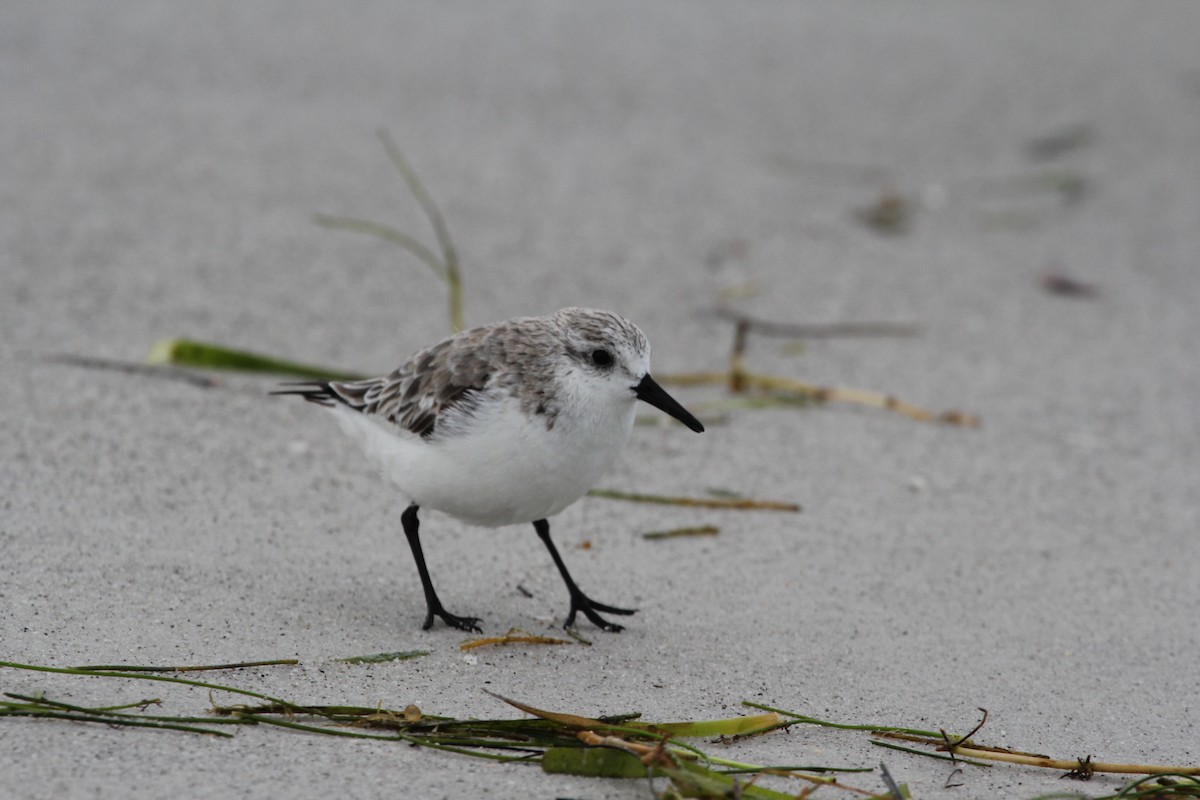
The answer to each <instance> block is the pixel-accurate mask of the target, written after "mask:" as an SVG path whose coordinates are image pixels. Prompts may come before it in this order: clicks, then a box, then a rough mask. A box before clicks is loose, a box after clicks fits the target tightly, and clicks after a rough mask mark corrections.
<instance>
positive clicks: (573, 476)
mask: <svg viewBox="0 0 1200 800" xmlns="http://www.w3.org/2000/svg"><path fill="white" fill-rule="evenodd" d="M332 410H333V412H334V414H335V415H336V418H337V420H338V423H339V425H340V426H341V428H342V430H343V431H344V432H345V433H346V434H347V435H349V436H350V437H351V438H352V439H354V440H355V441H357V442H358V443H359V445H360V446H361V447H362V448H363V450H364V452H365V453H366V455H367V457H368V458H369V459H370V460H371V461H372V462H373V463H374V464H375V465H376V466H377V467H378V468H379V469H380V470H381V471H382V473H383V474H384V476H385V477H386V478H388V479H389V480H391V481H392V482H394V483H395V484H396V485H397V486H398V487H399V488H400V490H401V492H402V493H403V494H404V495H405V499H406V500H407V501H411V502H415V503H417V504H418V505H421V506H423V507H427V508H435V509H437V510H439V511H442V512H445V513H447V514H449V515H451V516H453V517H457V518H458V519H461V520H463V521H465V522H470V523H472V524H475V525H484V526H489V527H494V526H499V525H512V524H517V523H527V522H532V521H534V520H537V519H544V518H546V517H551V516H553V515H555V514H557V513H559V512H560V511H562V510H563V509H564V508H566V507H567V506H569V505H571V504H572V503H574V502H575V501H576V500H578V499H579V498H580V497H582V496H583V494H584V493H585V492H587V490H588V489H590V488H591V487H592V486H594V485H595V482H596V481H597V480H599V478H600V477H601V475H603V473H604V472H605V470H607V469H608V468H609V466H611V464H612V462H613V461H614V460H615V459H616V457H617V455H618V453H620V451H621V448H622V447H623V446H624V445H625V442H626V441H627V440H628V438H629V434H630V431H631V430H632V428H633V416H634V399H633V398H632V397H630V401H629V402H628V403H627V404H626V403H620V404H618V405H617V406H616V407H613V408H611V409H608V410H607V412H606V413H602V414H599V415H595V414H589V415H586V416H585V417H581V416H579V415H571V414H567V413H562V414H559V415H558V416H557V417H555V419H554V425H553V426H552V427H550V428H549V429H548V428H547V426H546V418H545V417H544V416H540V415H537V416H529V415H527V414H525V413H523V412H522V411H521V409H520V407H519V405H518V403H517V401H516V399H515V398H511V397H493V398H490V399H489V402H485V403H482V404H481V405H480V406H479V407H478V409H477V410H476V413H475V419H474V421H473V423H472V424H471V425H470V426H469V428H468V429H467V430H465V431H463V432H462V433H461V434H459V435H454V436H450V437H446V438H438V437H434V438H433V439H421V438H420V437H417V436H415V435H412V434H408V433H405V432H403V431H399V430H398V429H396V428H395V426H392V425H390V424H387V423H384V424H382V425H381V424H380V423H379V422H376V421H375V420H374V419H373V418H371V417H368V416H365V415H363V414H360V413H358V412H356V411H353V410H351V409H349V408H345V407H336V408H334V409H332Z"/></svg>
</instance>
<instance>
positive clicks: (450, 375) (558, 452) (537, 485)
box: [273, 308, 704, 632]
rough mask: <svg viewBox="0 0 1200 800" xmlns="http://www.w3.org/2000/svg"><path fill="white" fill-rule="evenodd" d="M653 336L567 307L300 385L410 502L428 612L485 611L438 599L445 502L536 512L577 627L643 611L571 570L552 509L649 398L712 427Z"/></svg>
mask: <svg viewBox="0 0 1200 800" xmlns="http://www.w3.org/2000/svg"><path fill="white" fill-rule="evenodd" d="M649 366H650V343H649V342H647V341H646V337H645V336H644V335H643V334H642V332H641V331H640V330H639V329H638V327H637V326H636V325H634V324H633V323H632V322H630V321H629V320H627V319H625V318H624V317H621V316H618V315H617V314H613V313H611V312H609V311H594V310H589V309H582V308H564V309H562V310H561V311H559V312H557V313H555V314H553V315H552V316H548V317H522V318H518V319H511V320H508V321H506V322H498V323H495V324H492V325H484V326H482V327H479V328H472V329H471V330H467V331H463V332H462V333H458V334H455V335H454V336H450V337H449V338H446V339H443V340H442V341H440V342H438V343H437V344H434V345H432V346H430V347H427V348H425V349H424V350H422V351H420V352H419V353H417V354H416V355H414V356H413V357H412V358H410V359H409V360H408V361H407V362H405V363H404V364H403V365H402V366H400V367H399V368H398V369H396V370H395V371H393V372H392V373H391V374H389V375H387V376H385V377H381V378H373V379H371V380H365V381H350V382H337V381H306V382H302V383H295V384H288V386H289V387H290V388H288V389H283V390H280V391H277V392H273V394H296V395H300V396H301V397H303V398H304V399H305V400H309V401H311V402H313V403H317V404H319V405H322V406H325V407H326V408H329V409H330V410H331V411H332V412H333V413H334V414H335V415H336V418H337V421H338V424H339V425H340V426H341V428H342V430H343V431H344V432H345V433H346V434H347V435H348V436H350V438H352V439H354V440H355V441H357V442H358V444H359V445H360V446H361V447H362V448H363V450H364V451H365V452H366V454H367V457H368V458H369V459H370V460H371V461H373V462H374V463H375V464H376V466H378V467H379V468H380V470H381V471H382V472H383V475H384V476H385V477H386V478H390V479H391V480H392V481H393V482H394V483H395V484H396V485H397V486H399V487H400V491H401V493H402V494H403V495H404V498H405V499H406V500H407V501H408V506H407V508H406V509H405V510H404V513H402V514H401V515H400V522H401V524H402V525H403V527H404V534H405V536H406V537H407V538H408V544H409V546H410V547H411V548H412V553H413V558H414V559H415V560H416V562H417V572H418V574H419V575H420V577H421V585H422V587H424V589H425V604H426V607H427V613H426V615H425V623H424V625H423V626H422V627H423V628H425V629H426V630H428V629H429V628H430V627H431V626H432V625H433V618H434V617H435V616H437V617H440V618H441V619H442V620H443V621H444V622H445V623H446V624H447V625H449V626H451V627H454V628H459V629H462V630H468V631H479V630H480V628H479V619H478V618H476V617H460V616H457V615H455V614H451V613H450V612H448V611H447V610H446V609H445V608H444V607H443V606H442V603H441V601H440V600H439V599H438V596H437V592H435V591H434V589H433V582H432V581H431V580H430V578H429V570H428V568H427V567H426V566H425V556H424V554H423V553H422V551H421V541H420V538H419V537H418V534H417V529H418V525H419V523H418V520H417V512H418V510H419V509H420V508H421V507H422V506H427V507H429V508H435V509H437V510H439V511H443V512H445V513H447V514H449V515H450V516H452V517H455V518H457V519H460V520H463V521H464V522H468V523H471V524H474V525H482V526H486V527H498V526H501V525H514V524H517V523H533V528H534V530H535V531H537V535H538V537H539V538H541V540H542V542H543V543H544V544H545V545H546V548H547V549H548V550H549V551H550V557H551V558H553V559H554V564H555V566H556V567H558V571H559V573H560V574H561V575H562V579H563V581H564V582H565V583H566V585H567V591H568V592H569V593H570V595H571V610H570V612H569V613H568V614H567V619H566V624H565V626H564V627H568V628H570V627H573V626H574V624H575V615H576V613H578V612H582V613H583V615H584V616H585V617H587V618H588V619H589V620H590V621H591V622H592V623H593V624H594V625H596V626H598V627H600V628H603V629H604V630H606V631H614V632H615V631H619V630H621V626H620V625H617V624H615V623H613V622H609V621H608V620H606V619H604V617H602V616H600V612H603V613H606V614H622V615H627V614H632V613H634V610H633V609H626V608H617V607H615V606H610V605H606V604H604V603H599V602H596V601H595V600H592V599H590V598H589V597H588V596H587V595H585V594H584V593H583V592H582V591H581V590H580V589H579V587H578V586H577V585H576V584H575V581H574V579H572V578H571V573H570V572H568V571H567V566H566V564H564V563H563V560H562V557H561V556H560V555H559V554H558V548H556V547H555V546H554V542H553V541H551V540H550V523H549V522H547V518H548V517H552V516H554V515H555V514H557V513H558V512H560V511H562V510H563V509H564V508H566V507H567V506H569V505H571V504H572V503H574V502H575V501H576V500H578V499H579V498H580V497H582V496H583V495H584V493H585V492H587V490H588V489H590V488H591V487H592V485H593V484H594V483H595V481H596V480H597V479H598V478H599V477H600V476H601V475H602V474H603V473H604V471H605V470H606V469H607V468H608V467H609V465H611V464H612V462H613V460H614V459H615V458H616V457H617V454H618V453H619V452H620V450H621V448H622V447H623V446H624V444H625V442H626V441H627V440H628V439H629V434H630V432H631V430H632V429H633V417H634V405H635V403H636V401H637V400H645V401H646V402H647V403H649V404H650V405H652V406H655V407H656V408H659V409H661V410H663V411H665V412H666V413H668V414H670V415H671V416H673V417H675V418H676V419H677V420H679V421H680V422H682V423H683V424H684V425H687V426H688V427H689V428H691V429H692V430H693V431H696V432H697V433H700V432H701V431H703V430H704V426H703V425H701V424H700V421H699V420H697V419H696V418H695V417H694V416H692V415H691V414H690V413H689V412H688V411H687V409H685V408H684V407H683V406H681V405H680V404H679V403H678V402H676V401H675V399H674V398H672V397H671V396H670V395H669V394H667V393H666V391H664V390H663V388H662V387H661V386H659V385H658V384H657V383H655V382H654V379H653V378H651V377H650V373H649V371H648V370H649Z"/></svg>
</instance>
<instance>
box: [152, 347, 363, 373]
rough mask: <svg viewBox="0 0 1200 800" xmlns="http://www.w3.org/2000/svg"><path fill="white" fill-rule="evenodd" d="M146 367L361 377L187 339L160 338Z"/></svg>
mask: <svg viewBox="0 0 1200 800" xmlns="http://www.w3.org/2000/svg"><path fill="white" fill-rule="evenodd" d="M146 362H147V363H149V364H171V365H174V366H177V367H199V368H201V369H226V370H235V371H238V372H261V373H267V374H274V375H287V376H290V377H294V378H311V379H314V380H326V381H353V380H360V379H362V378H363V377H364V376H363V375H360V374H358V373H354V372H342V371H340V370H334V369H329V368H327V367H317V366H313V365H311V364H300V363H297V362H295V361H285V360H283V359H279V358H273V357H271V356H265V355H260V354H258V353H251V352H247V351H245V350H234V349H233V348H230V347H224V346H222V345H219V344H212V343H210V342H197V341H193V340H191V339H161V340H159V341H157V342H155V343H154V346H153V347H151V348H150V353H149V354H148V355H147V356H146Z"/></svg>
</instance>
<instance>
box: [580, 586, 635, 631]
mask: <svg viewBox="0 0 1200 800" xmlns="http://www.w3.org/2000/svg"><path fill="white" fill-rule="evenodd" d="M601 611H603V612H604V613H605V614H620V615H621V616H624V617H627V616H629V615H630V614H635V613H637V609H636V608H617V607H616V606H610V605H605V604H604V603H598V602H596V601H595V600H593V599H591V598H590V597H588V596H587V595H586V594H584V593H583V592H573V593H572V594H571V613H569V614H567V621H566V623H564V624H563V627H564V628H574V627H575V615H576V614H577V613H580V612H582V613H583V615H584V616H585V617H587V618H588V622H590V623H592V624H593V625H595V626H596V627H597V628H599V629H600V630H603V631H608V632H609V633H620V632H621V631H623V630H625V626H624V625H618V624H617V623H615V622H609V621H608V620H606V619H605V618H604V617H602V616H600V613H599V612H601Z"/></svg>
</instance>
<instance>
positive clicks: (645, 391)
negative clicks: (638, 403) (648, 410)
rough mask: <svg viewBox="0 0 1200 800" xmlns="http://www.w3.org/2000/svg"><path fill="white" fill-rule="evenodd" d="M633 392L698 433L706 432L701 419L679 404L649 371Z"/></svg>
mask: <svg viewBox="0 0 1200 800" xmlns="http://www.w3.org/2000/svg"><path fill="white" fill-rule="evenodd" d="M633 393H634V394H636V395H637V399H638V400H645V401H646V402H647V403H649V404H650V405H652V406H654V407H655V408H657V409H659V410H660V411H665V412H667V413H668V414H670V415H671V416H672V417H674V418H675V419H677V420H679V421H680V422H682V423H683V424H684V425H687V426H688V427H689V428H691V429H692V430H694V431H695V432H696V433H704V426H703V425H701V424H700V420H698V419H696V418H695V417H693V416H692V414H691V412H690V411H688V410H687V409H686V408H684V407H683V406H681V405H679V403H677V402H676V401H675V398H674V397H671V395H669V394H667V392H666V390H665V389H663V388H662V387H661V386H659V385H658V384H657V383H655V382H654V379H653V378H651V377H650V373H649V372H647V373H646V377H644V378H642V382H641V383H639V384H638V385H637V386H635V387H633Z"/></svg>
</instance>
